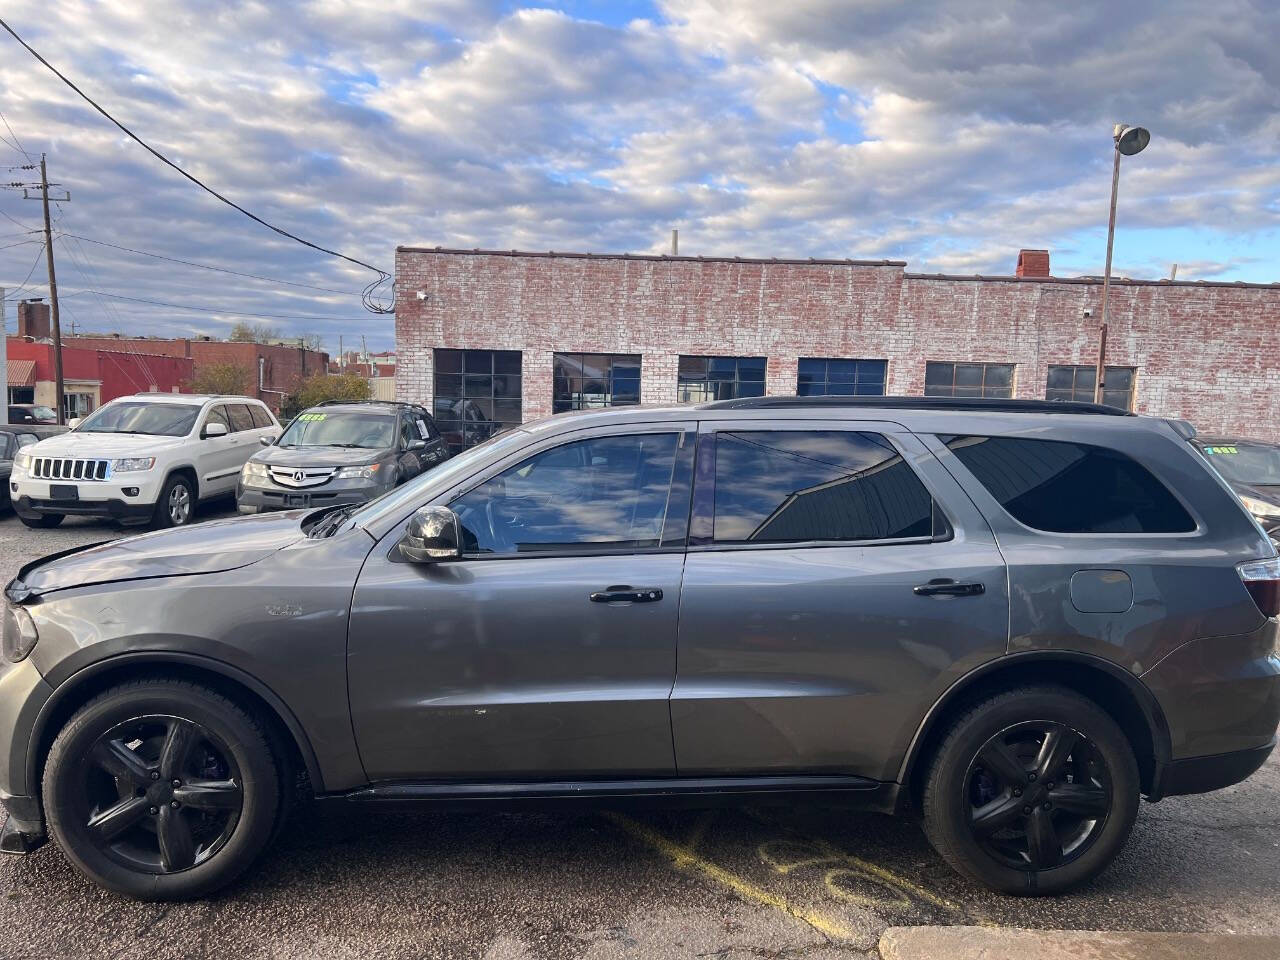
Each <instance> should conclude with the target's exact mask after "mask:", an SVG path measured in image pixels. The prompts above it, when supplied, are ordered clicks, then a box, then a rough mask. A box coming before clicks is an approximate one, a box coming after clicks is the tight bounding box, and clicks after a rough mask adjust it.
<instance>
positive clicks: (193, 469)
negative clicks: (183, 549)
mask: <svg viewBox="0 0 1280 960" xmlns="http://www.w3.org/2000/svg"><path fill="white" fill-rule="evenodd" d="M279 435H280V424H279V423H277V422H276V419H275V417H274V416H272V414H271V411H270V410H268V409H267V406H266V405H265V404H264V403H262V401H260V400H254V399H252V398H250V397H224V396H192V395H190V394H176V393H142V394H137V395H135V396H131V397H120V398H119V399H116V400H112V401H111V402H110V403H108V404H105V405H103V406H102V407H99V408H98V409H97V410H96V411H94V412H93V413H91V414H89V416H87V417H85V418H84V420H83V421H81V422H80V423H79V424H78V425H77V426H76V428H75V429H74V430H72V431H71V432H70V433H66V434H62V435H60V436H56V437H49V438H48V439H45V440H41V441H40V442H39V443H36V444H35V445H33V446H30V447H24V448H23V449H21V450H19V451H18V452H17V454H16V456H15V457H14V461H13V475H12V477H11V478H10V482H9V491H10V496H11V498H12V500H13V506H14V510H16V511H17V514H18V516H19V518H20V519H21V520H22V522H23V523H25V524H26V525H27V526H29V527H56V526H57V525H58V524H60V523H61V522H62V521H63V519H64V518H65V517H66V516H67V515H68V514H75V515H78V516H92V517H108V518H110V519H112V520H118V521H119V522H121V523H124V524H145V523H151V524H152V525H154V526H157V527H181V526H185V525H186V524H188V523H190V522H191V520H192V518H193V517H194V516H195V509H196V504H197V503H198V502H199V501H201V500H209V499H212V498H214V497H220V496H227V495H229V494H232V493H234V492H235V486H236V478H237V477H239V475H240V469H241V467H243V466H244V462H245V461H246V460H248V459H249V457H250V455H251V454H252V453H253V451H254V450H256V449H257V448H258V443H259V441H260V440H263V439H267V440H271V439H274V438H276V437H278V436H279Z"/></svg>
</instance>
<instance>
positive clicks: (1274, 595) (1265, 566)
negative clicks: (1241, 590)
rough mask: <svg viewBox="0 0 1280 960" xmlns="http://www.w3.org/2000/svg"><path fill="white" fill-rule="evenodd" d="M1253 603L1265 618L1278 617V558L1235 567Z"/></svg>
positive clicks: (1279, 562) (1279, 571) (1279, 607)
mask: <svg viewBox="0 0 1280 960" xmlns="http://www.w3.org/2000/svg"><path fill="white" fill-rule="evenodd" d="M1236 569H1237V570H1239V571H1240V579H1241V580H1243V581H1244V586H1245V589H1246V590H1248V591H1249V596H1251V597H1253V602H1254V603H1256V604H1257V605H1258V609H1259V610H1261V611H1262V615H1263V616H1266V617H1276V616H1280V557H1272V558H1271V559H1270V560H1252V561H1250V562H1249V563H1242V564H1240V566H1238V567H1236Z"/></svg>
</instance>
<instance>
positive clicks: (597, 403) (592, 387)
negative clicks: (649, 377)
mask: <svg viewBox="0 0 1280 960" xmlns="http://www.w3.org/2000/svg"><path fill="white" fill-rule="evenodd" d="M552 376H553V377H554V381H553V384H554V393H553V397H552V408H551V409H552V411H553V412H554V413H564V412H565V411H566V410H587V409H590V408H592V407H621V406H627V405H629V404H633V403H639V402H640V355H639V354H638V353H557V354H555V355H554V356H553V358H552Z"/></svg>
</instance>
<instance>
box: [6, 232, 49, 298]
mask: <svg viewBox="0 0 1280 960" xmlns="http://www.w3.org/2000/svg"><path fill="white" fill-rule="evenodd" d="M43 254H44V241H43V240H41V241H40V249H39V250H37V251H36V258H35V259H34V260H32V261H31V269H30V270H28V271H27V275H26V276H25V277H23V278H22V282H21V283H20V284H18V285H17V286H16V287H14V288H13V289H12V290H6V291H5V292H4V293H5V299H6V300H10V299H12V298H13V295H14V294H15V293H17V292H19V291H20V290H21V289H22V288H23V287H25V286H26V285H27V281H28V280H30V279H31V275H32V274H33V273H35V272H36V265H37V264H38V263H39V262H40V257H41V256H42V255H43Z"/></svg>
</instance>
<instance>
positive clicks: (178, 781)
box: [173, 780, 1053, 787]
mask: <svg viewBox="0 0 1280 960" xmlns="http://www.w3.org/2000/svg"><path fill="white" fill-rule="evenodd" d="M173 785H174V786H175V787H180V786H182V781H181V780H175V781H173ZM1050 786H1053V784H1050Z"/></svg>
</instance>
